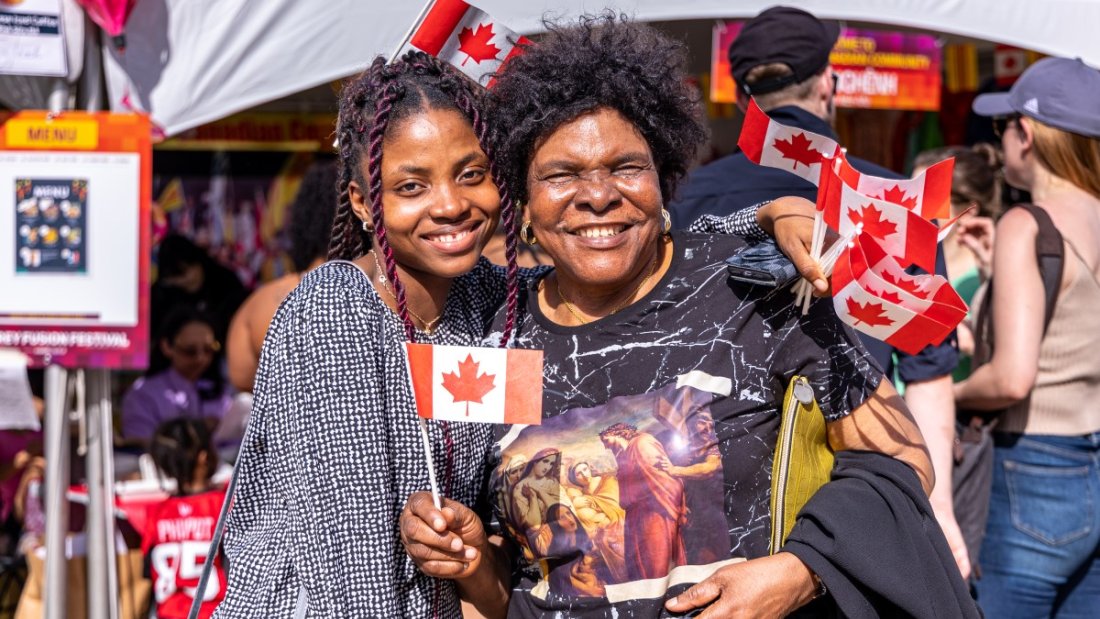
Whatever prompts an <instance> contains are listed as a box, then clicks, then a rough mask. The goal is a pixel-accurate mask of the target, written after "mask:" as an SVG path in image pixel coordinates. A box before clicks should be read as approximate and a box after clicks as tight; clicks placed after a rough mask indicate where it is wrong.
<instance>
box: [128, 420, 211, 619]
mask: <svg viewBox="0 0 1100 619" xmlns="http://www.w3.org/2000/svg"><path fill="white" fill-rule="evenodd" d="M149 452H150V454H151V455H152V457H153V461H154V462H156V464H157V468H159V469H160V471H161V472H162V474H164V475H165V476H167V477H168V478H171V479H174V480H175V481H176V491H175V492H174V493H173V495H172V497H171V498H169V499H168V500H166V501H165V502H163V503H161V504H160V505H158V506H156V507H154V508H152V509H151V510H150V512H149V519H148V521H147V522H146V528H145V535H144V538H143V541H142V546H141V548H142V552H143V553H144V554H145V558H146V565H147V566H148V571H149V578H150V579H151V580H152V581H153V596H154V602H155V604H156V616H157V617H158V618H159V619H177V618H179V619H183V618H185V617H187V613H188V611H189V610H190V609H191V602H192V599H193V597H194V596H195V595H196V594H197V591H196V589H197V588H198V584H199V577H200V575H201V574H202V567H203V563H204V561H205V560H206V553H207V550H208V549H209V547H210V540H211V539H212V538H213V536H214V524H215V523H216V522H217V520H218V512H219V510H221V506H222V502H223V501H224V500H225V490H224V489H218V488H215V487H214V486H213V484H212V483H211V481H210V478H211V477H212V476H213V474H214V471H215V470H216V469H217V466H218V456H217V452H216V451H215V450H214V446H213V444H212V442H211V439H210V431H209V430H208V429H207V427H206V424H204V423H203V422H202V421H199V420H196V419H173V420H171V421H167V422H165V423H163V424H161V425H160V426H159V427H158V428H157V431H156V433H155V434H154V435H153V441H152V444H151V445H150V449H149ZM215 568H216V570H215V571H216V577H214V576H213V575H212V577H211V578H210V580H209V581H208V582H207V586H206V591H205V592H204V594H203V598H202V600H203V603H202V609H201V612H200V613H199V617H209V616H210V615H211V614H212V613H213V612H214V608H216V607H217V605H218V603H219V602H221V600H222V598H223V597H224V596H225V568H224V566H223V565H222V561H221V557H220V555H219V557H218V559H217V563H216V565H215Z"/></svg>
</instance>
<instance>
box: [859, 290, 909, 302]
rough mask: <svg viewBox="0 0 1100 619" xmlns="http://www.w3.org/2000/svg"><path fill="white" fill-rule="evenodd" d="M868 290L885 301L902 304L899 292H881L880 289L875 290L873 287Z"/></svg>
mask: <svg viewBox="0 0 1100 619" xmlns="http://www.w3.org/2000/svg"><path fill="white" fill-rule="evenodd" d="M867 292H869V293H871V294H872V295H874V296H876V297H878V298H880V299H882V300H883V301H886V302H887V303H894V304H901V296H900V295H898V293H896V292H886V291H883V292H879V291H877V290H874V289H872V288H868V289H867Z"/></svg>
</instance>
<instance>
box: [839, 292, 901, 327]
mask: <svg viewBox="0 0 1100 619" xmlns="http://www.w3.org/2000/svg"><path fill="white" fill-rule="evenodd" d="M848 313H849V314H850V315H851V316H852V318H855V319H856V322H857V323H860V322H862V323H864V324H866V325H867V326H868V327H874V326H877V325H884V326H887V327H888V326H890V325H892V324H894V320H893V319H892V318H890V317H888V316H887V315H886V310H885V309H883V307H882V303H871V302H870V301H868V302H867V303H866V304H863V303H856V300H855V299H853V298H851V297H848Z"/></svg>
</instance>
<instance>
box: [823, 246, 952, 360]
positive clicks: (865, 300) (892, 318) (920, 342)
mask: <svg viewBox="0 0 1100 619" xmlns="http://www.w3.org/2000/svg"><path fill="white" fill-rule="evenodd" d="M874 243H875V242H874V240H873V239H870V238H869V237H868V236H867V235H861V236H859V237H856V239H855V240H854V241H853V243H852V246H851V247H850V248H848V249H847V250H845V251H844V252H843V253H842V254H841V255H840V258H839V259H838V260H837V262H836V266H835V267H834V270H833V291H834V292H833V308H834V309H835V310H836V313H837V316H839V317H840V318H841V320H843V321H844V322H846V323H848V324H849V325H851V326H852V328H854V329H855V330H857V331H860V332H862V333H866V334H867V335H870V336H871V337H873V338H875V339H878V340H882V341H884V342H886V343H887V344H890V345H891V346H893V347H895V348H897V349H898V350H901V351H904V352H906V353H909V354H912V355H915V354H917V353H919V352H920V351H921V350H922V349H923V348H924V347H925V346H928V345H929V344H939V343H941V342H943V340H944V339H945V338H946V337H947V336H948V335H950V333H951V331H953V330H954V329H955V327H956V326H958V324H959V323H960V322H962V320H963V318H965V317H966V305H965V304H964V303H962V301H961V299H960V300H958V301H957V302H956V301H955V299H957V297H958V295H957V294H954V290H952V289H951V287H950V286H947V285H943V284H942V283H939V284H938V285H936V286H935V288H936V291H935V292H927V291H926V292H922V294H924V295H933V298H931V299H929V298H921V297H918V296H916V295H913V294H910V293H909V292H908V291H906V290H904V289H902V288H900V287H899V286H896V285H893V284H891V283H890V282H889V281H886V280H885V279H883V278H881V277H879V275H877V274H876V273H875V272H874V270H873V269H872V268H871V266H870V264H869V261H868V259H867V255H866V254H865V252H864V244H866V246H867V247H871V246H872V245H874ZM878 253H879V255H881V256H882V257H883V258H884V259H885V260H890V258H889V256H886V254H885V253H884V252H882V251H881V249H879V250H878ZM880 263H881V260H880ZM899 270H900V267H899ZM924 277H929V278H935V277H937V276H924ZM913 279H915V278H913ZM940 279H942V278H940ZM906 281H908V280H906ZM930 289H931V287H930ZM941 291H942V292H944V296H943V297H942V298H943V299H944V300H945V301H947V302H940V300H939V299H938V298H936V296H937V293H939V292H941ZM947 291H950V293H951V294H950V295H949V294H947ZM951 295H954V299H952V298H950V297H951Z"/></svg>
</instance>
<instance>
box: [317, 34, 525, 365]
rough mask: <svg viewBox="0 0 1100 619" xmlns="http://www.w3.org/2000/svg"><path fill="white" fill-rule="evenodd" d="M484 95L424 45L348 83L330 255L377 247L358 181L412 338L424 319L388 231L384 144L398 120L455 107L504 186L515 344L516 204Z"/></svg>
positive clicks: (509, 325)
mask: <svg viewBox="0 0 1100 619" xmlns="http://www.w3.org/2000/svg"><path fill="white" fill-rule="evenodd" d="M482 99H483V94H482V91H481V87H480V86H478V85H477V84H475V83H473V82H472V81H470V80H468V79H467V78H466V77H464V76H463V75H462V74H460V73H458V72H457V71H456V70H454V69H453V68H451V67H450V65H447V64H446V63H443V62H441V61H440V60H438V59H437V58H435V57H433V56H430V55H428V54H425V53H423V52H417V51H410V52H409V53H407V54H406V55H405V56H404V57H402V58H401V59H400V60H398V61H395V62H393V63H389V64H387V63H386V61H385V59H384V58H383V57H381V56H380V57H378V58H376V59H375V60H374V62H373V63H372V64H371V66H370V68H368V69H367V70H366V71H364V72H363V73H362V74H361V75H359V76H358V77H357V78H355V79H353V80H352V81H350V82H349V83H347V84H346V85H345V86H344V91H343V95H342V96H341V100H340V116H339V120H338V121H337V129H336V135H337V140H338V141H339V149H340V165H339V167H338V176H337V182H336V192H337V196H338V201H337V208H336V217H335V219H334V220H333V224H332V236H331V239H330V242H329V251H328V257H329V259H330V260H353V259H355V258H358V257H359V256H362V255H363V254H365V253H366V252H367V250H368V249H369V247H370V242H371V239H370V237H369V236H368V233H366V232H364V231H363V229H362V223H361V222H360V221H359V220H358V219H357V218H356V217H355V213H354V211H353V210H352V208H351V196H350V192H349V191H348V187H349V185H350V184H351V181H353V180H354V181H356V182H357V183H358V184H359V185H360V186H361V187H366V188H367V197H368V199H369V201H370V208H371V220H372V221H371V225H372V226H373V228H374V240H375V242H377V245H378V249H379V252H380V253H381V254H382V259H383V264H384V267H385V271H386V277H387V278H388V280H389V281H390V282H391V284H392V286H393V291H394V296H395V297H396V299H397V313H398V315H399V316H400V317H401V321H402V323H403V324H404V326H405V334H406V337H408V339H409V340H410V341H412V340H413V339H415V335H416V326H415V325H414V324H413V322H412V320H411V319H410V317H409V312H408V300H407V298H406V294H405V286H404V284H402V283H401V281H400V279H399V278H398V276H397V262H396V260H395V258H394V255H393V249H392V248H391V247H390V244H389V241H388V239H387V238H386V226H385V219H384V216H383V209H382V155H383V152H382V145H383V141H384V140H385V137H386V131H387V128H388V127H389V126H390V125H391V124H393V123H395V122H396V121H398V120H401V119H403V118H407V117H409V116H412V115H413V114H416V113H418V112H421V111H423V110H425V109H441V110H455V111H457V112H459V113H460V114H463V115H464V116H466V117H467V118H468V119H469V120H470V124H471V125H472V127H473V130H474V134H475V135H476V136H477V139H478V142H479V143H480V144H481V148H482V150H483V151H484V152H485V155H486V156H487V157H488V158H489V162H490V163H489V172H490V174H491V175H492V177H493V181H494V182H495V183H496V185H497V189H498V191H499V193H500V200H501V223H502V225H503V226H504V231H505V235H506V237H505V238H506V249H505V256H506V258H507V263H508V266H507V287H508V294H507V306H506V307H507V309H506V311H507V314H506V320H505V326H504V333H503V337H502V338H501V346H507V344H508V341H509V340H510V339H511V335H512V331H513V330H514V328H515V316H516V309H517V308H516V304H517V299H518V296H519V284H518V273H517V271H518V269H517V266H516V254H517V247H518V245H519V243H518V235H517V231H516V221H515V208H514V205H513V201H512V198H511V192H510V191H509V187H508V183H507V182H505V180H504V177H503V174H502V173H501V170H500V168H499V167H498V165H497V163H496V159H495V157H493V143H494V142H495V138H496V136H495V135H494V134H493V132H492V130H491V128H490V125H489V123H488V122H487V119H486V115H485V113H484V111H483V103H482ZM364 157H365V158H366V161H367V177H368V178H367V179H364V178H363V174H362V161H363V158H364ZM365 180H366V181H367V182H364V181H365Z"/></svg>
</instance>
